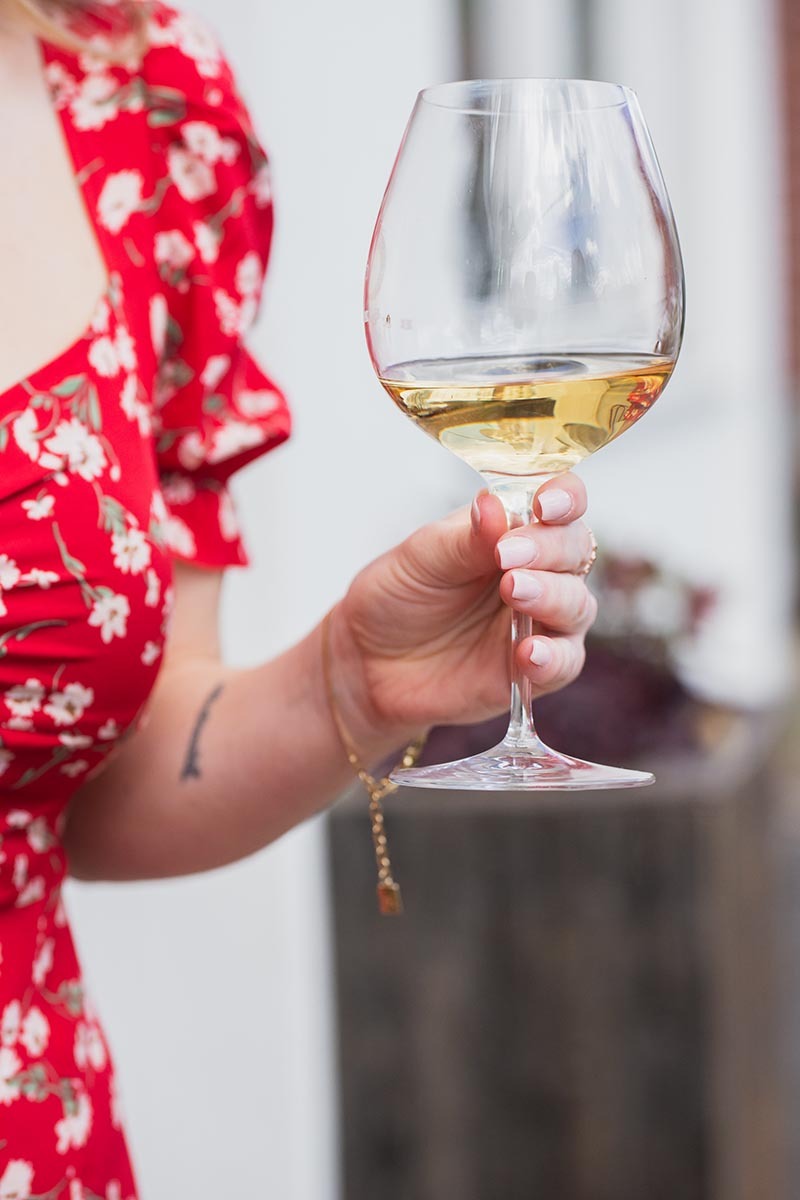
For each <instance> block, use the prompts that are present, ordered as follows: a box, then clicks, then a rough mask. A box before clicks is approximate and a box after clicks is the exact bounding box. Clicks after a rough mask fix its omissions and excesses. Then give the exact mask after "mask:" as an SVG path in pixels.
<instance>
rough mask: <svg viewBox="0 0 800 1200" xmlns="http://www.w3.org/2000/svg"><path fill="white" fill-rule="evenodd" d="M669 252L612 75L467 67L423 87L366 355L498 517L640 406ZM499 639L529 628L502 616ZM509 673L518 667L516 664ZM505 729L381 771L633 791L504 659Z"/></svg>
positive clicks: (628, 105)
mask: <svg viewBox="0 0 800 1200" xmlns="http://www.w3.org/2000/svg"><path fill="white" fill-rule="evenodd" d="M683 308H684V289H683V271H682V266H681V258H680V249H679V245H678V238H677V234H676V231H675V224H674V220H673V217H672V211H671V208H670V204H669V199H668V197H667V193H666V189H665V187H664V182H663V179H662V177H661V173H660V170H659V167H658V163H657V160H656V157H655V154H654V152H653V148H652V144H651V141H650V138H649V135H648V133H647V128H646V126H645V123H644V120H643V118H642V115H641V112H640V109H639V106H638V103H637V101H636V98H635V96H634V95H633V93H632V92H631V91H630V90H629V89H627V88H624V87H620V86H618V85H616V84H607V83H595V82H588V81H583V80H563V79H562V80H546V79H544V80H543V79H512V80H477V81H470V82H464V83H454V84H443V85H441V86H439V87H434V88H428V89H426V90H425V91H423V92H421V93H420V95H419V97H418V98H417V103H416V105H415V107H414V111H413V113H412V115H411V119H410V121H409V124H408V127H407V129H406V132H405V136H404V138H403V142H402V145H401V147H400V152H399V154H398V157H397V160H396V162H395V166H394V170H393V172H392V176H391V178H390V180H389V185H388V187H387V190H386V194H385V196H384V200H383V204H382V206H381V210H380V213H379V216H378V221H377V224H376V227H375V233H374V235H373V239H372V246H371V249H370V256H369V265H368V269H367V279H366V288H365V322H366V332H367V341H368V345H369V349H370V354H371V357H372V362H373V365H374V367H375V370H376V372H377V374H378V377H379V378H380V381H381V383H382V384H383V386H384V388H385V389H386V391H387V392H388V393H389V395H390V396H391V397H392V399H393V400H394V402H395V403H396V404H397V406H398V407H399V408H400V409H401V411H403V412H404V413H405V414H406V415H407V416H409V417H410V418H411V419H412V420H413V421H414V422H415V424H417V425H419V426H420V428H421V429H423V430H424V431H425V432H426V433H428V434H429V435H430V436H432V437H434V438H436V439H437V440H438V441H439V442H441V444H442V445H443V446H444V447H445V448H446V449H448V450H450V451H451V452H452V453H453V454H455V455H457V456H458V457H459V458H461V459H463V460H464V461H465V462H466V463H468V464H469V465H470V466H471V467H472V468H473V469H474V470H475V471H477V472H479V473H480V475H481V476H482V477H483V479H484V481H485V482H486V484H487V485H488V487H489V488H490V489H491V491H493V492H494V493H495V494H496V495H497V496H498V497H499V498H500V499H501V500H502V502H503V504H504V507H505V509H506V513H507V516H508V518H509V523H510V525H512V526H515V525H519V524H521V523H525V522H528V521H530V520H532V508H531V506H532V501H533V496H534V494H535V492H536V491H537V489H538V488H539V487H540V486H541V484H542V483H543V482H544V481H545V480H547V479H549V478H552V477H553V476H555V475H557V474H559V473H561V472H563V471H568V470H570V469H571V468H573V467H574V466H576V464H578V463H580V462H581V461H582V460H583V459H584V458H586V457H587V456H588V455H589V454H593V453H594V452H595V451H596V450H599V449H600V448H601V447H602V446H605V445H606V444H607V443H608V442H610V441H612V440H613V439H614V438H616V437H618V436H619V435H620V434H621V433H624V432H625V430H627V429H629V428H630V427H631V425H633V424H635V423H636V421H638V420H639V418H640V417H641V416H643V415H644V413H646V412H647V411H648V409H649V408H650V407H651V406H652V405H653V403H654V402H655V401H656V400H657V399H658V397H659V395H660V394H661V392H662V390H663V388H664V386H665V384H666V382H667V380H668V379H669V376H670V374H671V372H672V370H673V367H674V365H675V361H676V359H677V356H678V351H679V349H680V343H681V337H682V331H683ZM512 625H513V628H512V633H513V645H514V646H515V647H516V646H518V645H519V643H520V642H521V641H522V640H523V639H524V638H527V637H530V635H531V632H532V628H533V625H532V621H531V618H529V617H525V616H521V615H518V614H515V616H514V619H513V623H512ZM515 674H516V673H515ZM511 692H512V694H511V720H510V725H509V730H508V733H507V734H506V737H505V738H504V739H503V741H502V742H501V743H500V744H499V745H498V746H495V747H494V748H493V749H491V750H487V751H484V752H483V753H482V754H478V755H474V756H472V757H471V758H467V759H462V760H461V761H459V762H455V763H442V764H438V765H435V766H429V767H416V768H413V769H410V770H401V771H398V772H396V773H395V775H394V776H393V779H395V781H396V782H398V783H403V784H406V785H411V786H417V787H436V788H466V789H479V790H493V789H496V790H540V789H547V790H553V789H565V790H569V789H573V788H581V789H584V788H617V787H636V786H640V785H642V784H646V783H651V782H652V779H653V777H652V775H650V774H648V773H647V772H644V771H630V770H625V769H622V768H617V767H607V766H602V765H600V764H598V763H587V762H583V761H581V760H579V759H575V758H571V757H569V756H567V755H565V754H559V753H557V752H555V751H553V750H551V749H549V747H547V746H545V745H544V743H543V742H542V741H541V740H540V739H539V738H538V736H537V735H536V731H535V728H534V724H533V715H532V712H531V685H530V682H529V681H528V680H527V679H526V678H525V677H524V676H520V675H518V674H516V677H515V679H514V682H513V684H512V689H511Z"/></svg>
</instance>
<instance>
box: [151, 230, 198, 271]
mask: <svg viewBox="0 0 800 1200" xmlns="http://www.w3.org/2000/svg"><path fill="white" fill-rule="evenodd" d="M153 253H154V254H155V259H156V262H157V264H158V265H159V266H160V267H161V266H164V267H169V268H170V270H172V271H181V270H183V268H184V267H188V265H189V263H190V262H191V261H192V259H193V258H194V255H195V250H194V246H193V245H192V243H191V242H190V241H189V239H188V238H187V237H186V236H185V235H184V234H182V233H181V231H180V229H166V230H161V232H159V233H157V234H156V236H155V241H154V243H153Z"/></svg>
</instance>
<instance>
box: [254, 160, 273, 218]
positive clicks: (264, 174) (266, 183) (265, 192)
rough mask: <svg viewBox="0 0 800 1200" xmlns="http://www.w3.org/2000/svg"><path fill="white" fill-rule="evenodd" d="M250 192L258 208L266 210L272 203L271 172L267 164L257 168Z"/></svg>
mask: <svg viewBox="0 0 800 1200" xmlns="http://www.w3.org/2000/svg"><path fill="white" fill-rule="evenodd" d="M250 190H251V192H252V193H253V196H254V197H255V202H256V206H257V207H258V208H266V207H267V206H268V205H269V204H271V203H272V171H271V169H270V165H269V163H263V164H262V165H261V166H260V167H259V168H258V171H257V172H256V174H255V176H254V177H253V180H252V182H251V184H250Z"/></svg>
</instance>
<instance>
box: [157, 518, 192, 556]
mask: <svg viewBox="0 0 800 1200" xmlns="http://www.w3.org/2000/svg"><path fill="white" fill-rule="evenodd" d="M164 541H165V542H166V544H167V546H168V547H169V549H170V550H172V551H173V552H174V553H175V554H179V555H181V557H183V558H194V556H195V555H196V554H197V544H196V542H195V540H194V534H193V533H192V531H191V529H190V528H189V526H188V525H187V524H186V522H185V521H182V520H181V519H180V517H176V516H170V517H168V518H167V520H166V521H165V522H164Z"/></svg>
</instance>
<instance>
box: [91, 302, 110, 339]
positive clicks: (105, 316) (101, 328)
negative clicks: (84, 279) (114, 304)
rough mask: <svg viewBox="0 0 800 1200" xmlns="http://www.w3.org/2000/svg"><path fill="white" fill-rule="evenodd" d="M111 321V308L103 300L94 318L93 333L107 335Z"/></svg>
mask: <svg viewBox="0 0 800 1200" xmlns="http://www.w3.org/2000/svg"><path fill="white" fill-rule="evenodd" d="M110 321H111V307H110V305H109V303H108V301H107V300H101V301H100V303H99V304H98V306H97V310H96V311H95V314H94V316H93V317H92V324H91V330H92V333H107V332H108V326H109V322H110Z"/></svg>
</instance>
